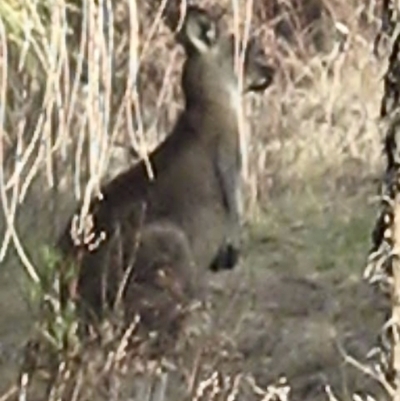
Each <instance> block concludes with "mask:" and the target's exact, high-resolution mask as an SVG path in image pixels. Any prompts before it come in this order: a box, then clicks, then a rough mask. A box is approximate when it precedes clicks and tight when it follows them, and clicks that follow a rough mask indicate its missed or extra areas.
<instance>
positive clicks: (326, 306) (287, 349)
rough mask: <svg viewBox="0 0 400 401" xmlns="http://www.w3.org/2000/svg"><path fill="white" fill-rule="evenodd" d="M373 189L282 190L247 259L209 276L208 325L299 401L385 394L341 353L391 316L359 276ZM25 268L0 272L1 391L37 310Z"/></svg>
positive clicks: (260, 376) (250, 238)
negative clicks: (24, 281) (31, 304)
mask: <svg viewBox="0 0 400 401" xmlns="http://www.w3.org/2000/svg"><path fill="white" fill-rule="evenodd" d="M325 189H326V188H325ZM350 189H351V188H350ZM375 190H376V187H375V184H371V182H368V183H367V184H365V183H364V184H359V185H357V191H354V190H349V187H348V186H347V187H346V186H343V185H342V186H340V185H339V186H338V187H337V188H335V190H334V191H332V190H329V191H327V190H323V191H321V188H317V189H316V188H313V187H302V188H300V189H299V190H298V191H284V192H283V193H280V194H278V195H276V199H271V202H270V203H269V204H267V205H265V210H264V211H263V212H262V213H261V214H260V215H259V216H258V217H256V218H255V219H254V223H253V224H252V225H251V226H250V227H248V229H247V233H248V235H247V238H246V241H245V244H246V245H245V257H244V258H243V260H242V263H241V265H240V267H239V268H238V269H237V270H236V271H234V272H228V273H223V274H219V275H217V276H216V275H210V285H209V286H210V291H209V294H210V301H211V303H212V305H213V312H212V315H211V316H212V321H211V324H210V332H211V333H218V336H220V337H221V336H223V337H224V338H225V339H226V340H227V341H229V343H230V344H231V346H232V347H233V348H234V349H235V350H236V351H237V355H238V357H237V366H238V367H239V369H240V370H241V371H243V372H247V373H251V374H253V375H254V376H255V378H256V380H257V382H258V384H259V385H261V386H267V385H268V384H270V383H272V382H276V381H277V380H278V379H279V377H281V376H285V377H287V379H288V382H289V384H290V385H291V389H292V390H291V397H290V399H291V400H316V399H318V400H319V399H321V400H322V399H326V393H325V389H324V388H325V387H324V386H325V385H326V384H329V385H331V386H332V388H333V391H334V392H335V394H337V395H339V396H340V397H343V398H344V399H350V397H351V395H352V394H353V393H354V392H358V393H360V394H365V393H370V392H372V393H374V394H379V393H380V387H379V385H377V384H376V383H375V382H374V381H373V380H371V379H370V378H367V377H366V376H365V375H364V374H362V373H361V372H360V371H359V370H358V369H356V368H355V367H353V366H351V365H350V364H346V363H345V361H344V359H343V355H342V353H343V352H346V353H348V354H349V355H351V356H352V357H354V358H356V359H358V360H360V361H361V362H365V361H366V355H367V353H368V352H369V351H370V349H371V348H372V347H373V346H375V345H376V341H377V335H378V332H379V330H380V328H381V326H382V323H383V321H384V312H385V301H384V300H383V299H382V298H381V297H380V296H379V294H378V293H377V292H375V291H374V290H373V289H372V288H371V287H370V286H369V285H367V284H366V283H365V282H363V281H362V280H361V277H362V271H363V268H364V265H365V261H366V257H367V252H368V247H369V235H370V231H371V228H372V224H373V221H374V216H375V210H376V205H371V204H370V202H369V198H370V197H371V196H372V195H374V193H375ZM20 272H21V271H20V267H19V266H18V264H16V263H11V262H9V263H8V268H7V269H2V270H1V272H0V298H1V300H0V310H1V311H0V390H3V389H5V388H6V384H8V383H10V380H11V378H12V377H14V374H15V371H14V369H13V366H14V367H15V364H16V362H17V360H18V352H17V351H16V350H17V349H18V347H19V346H20V345H21V344H22V343H23V341H24V339H25V338H26V336H27V334H28V333H29V330H30V323H31V322H32V316H34V315H33V314H32V313H30V312H29V311H28V310H27V307H26V303H25V302H24V301H23V291H22V290H21V280H18V279H17V276H18V275H20ZM341 352H342V353H341Z"/></svg>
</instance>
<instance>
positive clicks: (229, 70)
mask: <svg viewBox="0 0 400 401" xmlns="http://www.w3.org/2000/svg"><path fill="white" fill-rule="evenodd" d="M178 41H179V42H180V43H181V44H182V45H183V47H184V49H185V52H186V61H185V64H184V66H183V73H182V88H183V92H184V96H185V100H186V106H187V107H191V106H196V105H198V104H201V105H204V104H205V103H211V104H215V103H220V104H229V103H230V101H232V100H233V101H234V100H235V99H234V98H237V97H238V96H240V95H241V94H243V93H246V92H251V91H263V90H265V89H266V88H267V87H268V86H269V85H270V84H271V83H272V80H273V76H274V69H273V67H271V66H270V65H268V64H267V62H266V55H265V53H264V52H263V50H262V48H261V46H260V45H259V44H258V43H257V41H256V39H255V38H251V39H250V40H249V43H248V44H247V46H246V48H245V54H244V64H243V81H242V82H243V85H242V93H240V92H239V91H240V89H239V77H238V75H237V72H236V71H235V38H234V35H232V34H231V35H226V36H223V35H221V34H220V32H219V27H218V25H217V22H216V21H215V20H214V19H212V18H211V17H210V16H209V15H208V14H207V13H206V12H205V11H204V10H202V9H200V8H197V7H191V8H189V9H188V11H187V15H186V20H185V22H184V24H183V27H182V29H181V31H180V32H179V34H178ZM232 98H233V99H232Z"/></svg>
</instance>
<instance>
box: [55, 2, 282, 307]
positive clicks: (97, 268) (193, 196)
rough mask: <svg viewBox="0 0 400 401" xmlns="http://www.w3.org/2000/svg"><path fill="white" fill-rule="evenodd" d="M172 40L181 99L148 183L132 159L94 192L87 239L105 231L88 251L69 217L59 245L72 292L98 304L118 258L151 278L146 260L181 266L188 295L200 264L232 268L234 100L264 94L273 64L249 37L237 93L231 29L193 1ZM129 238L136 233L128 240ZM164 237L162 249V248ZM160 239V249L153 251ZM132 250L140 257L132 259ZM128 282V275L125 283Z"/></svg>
mask: <svg viewBox="0 0 400 401" xmlns="http://www.w3.org/2000/svg"><path fill="white" fill-rule="evenodd" d="M177 40H178V41H179V42H180V43H181V44H182V46H183V47H184V49H185V53H186V61H185V63H184V66H183V73H182V89H183V94H184V101H185V105H184V109H183V111H182V113H181V114H180V116H179V118H178V121H177V123H176V125H175V127H174V129H173V130H172V132H171V134H170V135H169V136H168V137H167V138H166V139H165V140H164V141H163V142H162V143H161V144H160V145H159V146H158V147H157V148H156V149H155V150H154V151H153V152H152V153H151V154H150V156H149V159H150V163H151V166H152V168H153V171H154V175H155V178H154V180H150V179H149V178H148V173H147V170H146V166H145V163H144V162H139V163H138V164H137V165H135V166H134V167H132V168H130V169H128V170H127V171H125V172H123V173H121V174H119V175H118V176H117V177H115V178H114V179H112V180H111V181H110V182H109V183H107V184H106V185H104V186H103V187H102V191H101V193H102V199H98V198H93V199H92V201H91V204H90V214H91V216H92V217H93V222H94V229H93V234H94V240H96V239H97V238H100V237H101V235H103V236H102V238H103V240H102V241H100V244H99V245H98V246H97V247H96V248H95V249H94V250H89V249H88V246H87V245H83V246H76V244H74V241H73V240H72V237H71V235H70V227H71V221H70V223H69V224H68V226H67V228H66V229H65V231H64V232H63V234H62V235H61V237H60V240H59V243H58V246H59V248H60V249H61V250H62V251H63V252H64V254H66V255H70V256H72V257H73V260H75V261H76V263H77V264H78V265H79V268H80V273H79V279H78V293H79V295H80V297H81V298H82V299H83V300H84V302H85V303H86V304H87V305H88V306H89V308H91V309H94V310H97V311H98V310H99V304H100V300H101V290H100V287H101V280H102V279H101V277H104V275H105V276H106V277H107V279H106V282H107V285H108V288H107V291H106V292H109V293H113V294H114V295H115V292H116V289H115V285H114V282H115V280H116V277H117V276H118V277H120V273H116V272H117V271H120V270H121V265H122V271H124V270H126V266H125V264H129V263H130V264H133V268H132V271H133V273H132V276H133V277H140V276H141V275H143V277H147V280H149V281H151V280H153V278H154V277H153V278H152V274H153V273H152V269H153V267H154V266H160V264H163V263H164V265H168V266H169V267H171V269H172V270H173V269H175V273H174V274H175V276H174V277H175V279H176V280H177V281H178V282H179V281H180V280H181V279H180V278H179V277H184V276H185V274H184V273H183V272H182V271H183V270H185V268H186V269H187V274H188V275H189V272H190V274H191V278H190V279H188V280H187V281H188V282H190V283H188V284H187V286H185V285H184V284H182V283H183V282H184V280H183V279H182V280H181V281H182V283H181V284H182V285H181V287H182V288H183V292H184V293H186V294H189V293H191V291H192V290H193V286H192V284H193V283H197V284H196V285H198V283H199V282H201V279H202V277H203V276H204V270H205V269H211V270H214V271H218V270H221V269H231V268H233V267H234V265H235V264H236V263H237V260H238V257H239V253H240V252H239V230H240V213H239V209H240V208H239V199H238V193H239V180H240V167H241V158H240V147H239V127H238V101H239V97H240V96H241V95H243V94H244V93H246V92H251V91H254V92H262V91H264V90H265V89H266V88H267V87H268V86H269V85H270V84H271V82H272V80H273V75H274V70H273V68H272V67H271V66H269V65H268V64H267V63H266V61H265V54H264V52H263V51H262V50H261V48H260V47H259V46H258V44H257V42H256V40H255V39H251V40H250V42H249V43H248V45H247V47H246V50H245V55H244V78H243V88H242V91H240V90H239V83H238V77H237V74H236V73H235V68H234V43H235V40H234V37H233V35H227V36H222V35H221V34H220V32H219V30H218V26H217V23H216V22H215V20H213V19H212V18H211V17H210V16H209V15H208V13H207V12H206V11H204V10H202V9H200V8H197V7H190V8H189V9H188V11H187V15H186V19H185V21H184V24H183V27H182V29H181V31H180V32H179V33H178V35H177ZM137 235H138V236H139V237H141V238H142V240H140V241H139V242H138V243H139V245H138V246H136V247H135V246H134V242H135V241H134V238H135V237H136V236H137ZM168 239H170V240H171V244H172V245H171V248H170V249H169V248H168V247H167V246H166V245H165V244H167V243H168ZM160 243H162V244H163V246H162V247H161V248H162V250H160V249H158V248H157V246H159V245H160ZM134 254H139V255H140V257H138V258H136V259H135V255H134ZM78 255H79V256H78ZM117 255H120V256H118V257H117ZM121 255H122V256H121ZM105 271H107V273H104V272H105ZM146 271H147V272H148V274H147V273H143V272H146ZM144 281H145V280H144ZM134 283H135V278H132V283H128V285H127V288H129V286H130V285H132V286H133V285H134ZM154 288H156V286H153V289H154ZM127 293H129V291H128V290H127ZM114 295H110V296H109V297H108V298H111V299H113V297H114ZM127 297H128V298H129V296H128V295H127Z"/></svg>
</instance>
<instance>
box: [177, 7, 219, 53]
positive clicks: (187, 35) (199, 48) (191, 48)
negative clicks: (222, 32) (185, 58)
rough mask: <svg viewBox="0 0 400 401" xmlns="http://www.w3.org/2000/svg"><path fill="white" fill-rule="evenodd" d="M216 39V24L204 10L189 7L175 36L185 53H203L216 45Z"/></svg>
mask: <svg viewBox="0 0 400 401" xmlns="http://www.w3.org/2000/svg"><path fill="white" fill-rule="evenodd" d="M217 39H218V26H217V23H216V22H215V21H214V20H213V19H212V18H211V17H210V15H208V13H207V12H206V11H205V10H203V9H201V8H199V7H195V6H192V7H190V8H189V9H188V10H187V13H186V18H185V22H184V23H183V26H182V29H181V30H180V32H179V33H178V35H177V40H178V41H179V42H180V43H181V44H182V45H183V46H184V48H185V50H186V52H188V53H193V52H198V53H202V52H205V51H206V50H208V49H209V48H210V47H212V46H213V45H214V44H215V43H216V41H217Z"/></svg>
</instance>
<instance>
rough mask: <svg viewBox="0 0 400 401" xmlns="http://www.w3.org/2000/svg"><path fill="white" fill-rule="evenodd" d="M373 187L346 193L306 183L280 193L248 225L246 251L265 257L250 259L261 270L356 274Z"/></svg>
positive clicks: (362, 261) (367, 240) (366, 233)
mask: <svg viewBox="0 0 400 401" xmlns="http://www.w3.org/2000/svg"><path fill="white" fill-rule="evenodd" d="M373 191H374V188H373V187H372V186H369V187H368V188H361V190H360V191H358V193H357V194H355V195H351V196H348V195H346V194H344V193H329V192H328V193H321V191H320V190H318V189H315V188H313V187H311V186H308V187H305V188H303V190H302V191H298V192H297V193H290V192H288V193H286V194H283V195H281V196H280V197H279V199H273V200H271V202H270V204H269V205H268V206H267V207H266V208H265V210H264V212H263V214H262V215H261V217H260V218H258V219H256V221H254V222H253V223H252V224H251V227H250V230H249V236H248V238H247V241H246V243H247V247H248V250H247V251H248V252H249V253H250V254H254V255H257V254H259V255H258V256H256V257H257V260H258V259H260V258H261V259H264V263H261V261H260V262H259V263H257V262H255V265H257V266H260V268H261V267H263V268H264V267H265V268H278V269H280V270H283V271H285V270H288V271H291V270H295V271H297V272H304V273H313V272H323V271H328V270H340V271H348V272H353V273H356V274H361V271H362V269H363V267H364V265H365V262H366V258H367V253H368V248H369V245H370V235H371V230H372V225H373V222H374V218H375V214H376V205H371V204H368V196H369V195H371V194H372V193H373Z"/></svg>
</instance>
